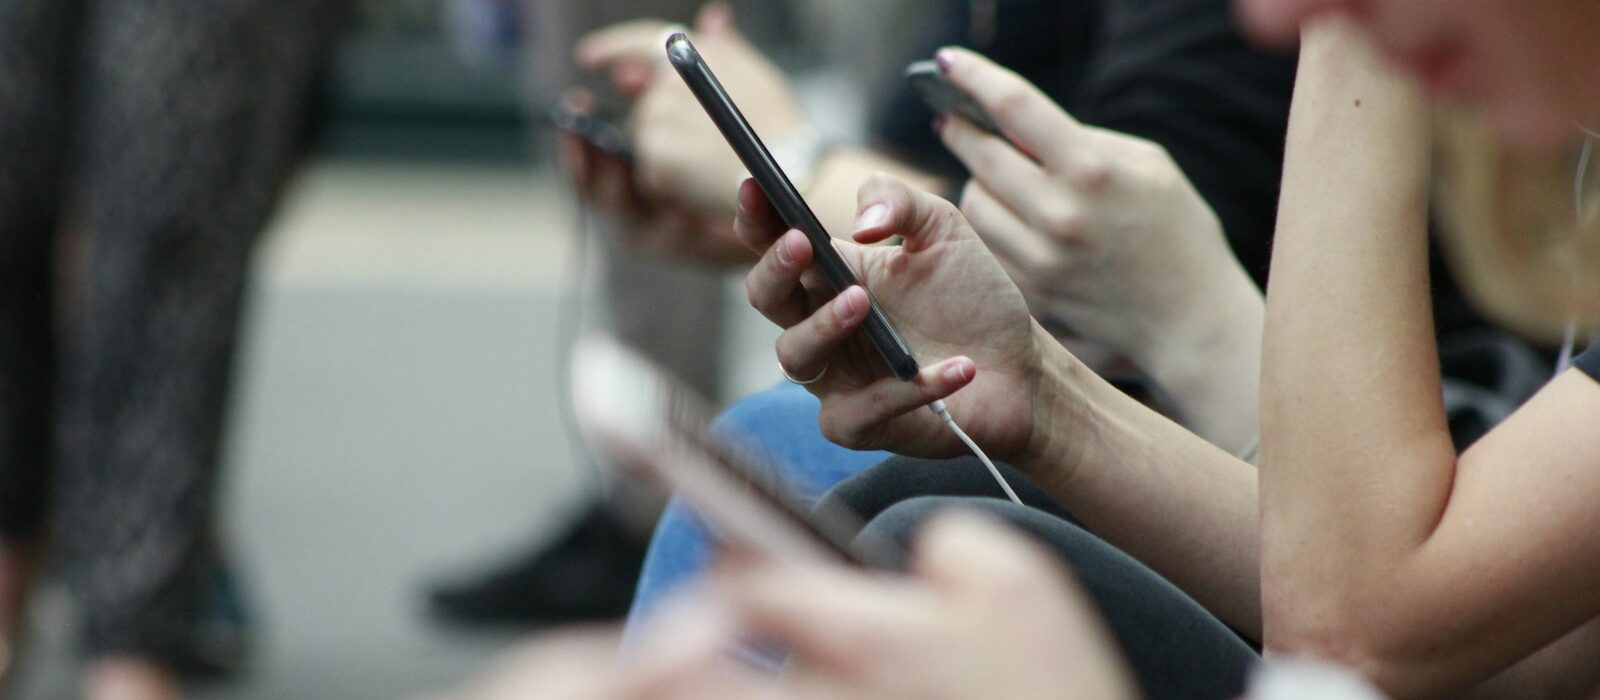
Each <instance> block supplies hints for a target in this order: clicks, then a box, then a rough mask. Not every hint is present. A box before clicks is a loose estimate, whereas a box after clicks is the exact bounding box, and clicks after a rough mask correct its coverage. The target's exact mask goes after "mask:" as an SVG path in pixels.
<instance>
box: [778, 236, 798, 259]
mask: <svg viewBox="0 0 1600 700" xmlns="http://www.w3.org/2000/svg"><path fill="white" fill-rule="evenodd" d="M791 245H793V243H792V242H791V241H790V238H789V234H787V233H785V234H783V237H782V238H779V239H778V262H780V263H783V265H784V267H793V266H794V253H791V252H789V246H791Z"/></svg>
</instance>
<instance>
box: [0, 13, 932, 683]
mask: <svg viewBox="0 0 1600 700" xmlns="http://www.w3.org/2000/svg"><path fill="white" fill-rule="evenodd" d="M136 4H137V3H136ZM169 4H170V3H169ZM585 4H587V3H580V2H574V1H573V0H351V1H350V4H349V6H348V7H341V8H337V10H336V11H330V12H328V13H327V14H326V15H317V16H316V18H315V20H314V22H315V23H317V24H318V26H311V25H307V27H306V29H307V31H314V30H321V29H327V30H328V31H329V37H330V38H329V39H328V46H329V47H330V48H329V49H328V50H327V51H326V52H316V53H314V54H312V55H315V56H317V57H318V58H317V60H316V63H317V65H312V66H307V69H308V71H309V72H308V73H307V75H310V76H313V77H312V78H310V79H309V84H310V85H311V89H310V92H311V95H310V97H309V99H308V101H306V102H305V103H304V105H303V109H298V110H287V111H285V112H284V113H285V114H295V115H300V114H303V115H304V119H303V122H304V123H303V124H292V125H287V126H286V127H285V128H286V130H288V131H295V132H298V133H302V134H304V135H306V139H305V143H306V147H305V151H304V155H303V157H299V158H295V159H294V160H293V161H292V162H291V163H289V164H287V165H285V166H283V168H282V179H281V189H280V190H277V194H276V195H274V197H272V198H271V203H270V205H269V206H266V207H265V209H264V212H265V216H264V224H263V228H262V229H261V233H260V236H259V238H257V239H255V240H254V243H253V251H254V254H253V255H252V256H249V258H248V259H249V263H248V273H247V279H246V280H245V281H244V291H243V294H242V302H241V303H242V306H241V307H240V308H241V311H240V314H241V315H240V317H239V318H240V321H239V323H240V335H239V336H238V338H239V339H238V342H237V346H236V348H235V349H234V351H233V353H232V357H233V358H234V360H233V367H232V371H231V376H229V378H228V379H227V380H226V382H227V383H228V384H229V386H231V387H232V391H231V393H230V394H228V396H227V400H226V402H225V403H224V404H223V406H224V408H223V409H222V415H221V419H222V425H223V426H225V430H224V431H223V432H222V435H223V438H222V441H221V443H220V446H219V447H218V450H219V452H218V455H219V457H218V461H219V462H220V465H219V466H220V469H219V472H220V477H219V478H220V482H219V484H218V487H219V488H220V493H221V494H222V498H221V504H220V506H219V511H218V515H217V529H218V530H219V532H220V536H219V539H220V542H221V545H220V547H221V548H222V549H225V550H226V552H227V553H228V561H229V568H230V570H231V572H232V575H233V579H234V580H235V581H236V583H235V584H234V585H235V586H237V588H238V594H239V595H240V596H242V597H244V598H245V599H246V600H248V601H249V603H248V606H247V608H248V613H247V616H248V626H249V628H250V638H251V651H250V653H249V655H248V656H249V660H248V662H247V664H246V665H245V667H244V672H243V673H242V674H238V675H237V677H236V678H235V679H232V680H227V681H218V682H215V683H209V684H202V685H200V686H198V690H197V691H196V693H195V694H194V697H199V698H218V699H221V698H239V699H243V698H384V697H402V696H407V695H410V694H413V693H416V692H419V691H425V690H429V689H437V688H440V687H444V686H449V685H451V684H454V683H457V682H459V681H460V680H462V679H464V678H466V677H467V676H468V675H469V674H470V673H471V672H473V671H474V670H476V669H479V668H481V666H482V665H483V663H484V662H485V661H486V660H488V659H489V658H491V657H492V656H493V655H494V654H496V653H497V652H500V651H503V650H504V649H506V648H507V646H508V645H509V644H511V643H513V642H514V641H515V640H517V639H519V638H521V635H522V634H523V633H524V632H526V630H527V628H526V626H522V625H510V626H508V627H507V628H506V629H503V630H495V629H492V628H489V629H486V628H485V627H483V626H479V625H471V626H464V625H454V624H450V623H449V622H448V621H445V620H441V619H440V617H439V615H438V614H437V611H430V590H432V589H434V588H435V587H437V586H439V585H440V584H441V582H448V581H450V580H453V579H459V578H462V577H471V576H473V575H474V573H475V572H478V571H481V570H483V569H485V567H486V566H487V567H491V568H492V565H493V564H494V562H495V557H496V556H497V555H500V554H505V553H511V552H516V551H519V549H526V548H527V547H529V546H535V545H537V544H538V543H540V542H543V541H545V540H548V539H550V538H551V537H556V536H558V535H559V534H560V531H561V528H563V527H565V526H566V525H565V524H566V523H567V522H568V521H569V520H571V519H572V518H573V517H574V515H575V513H576V512H577V511H579V510H581V509H582V508H583V507H584V504H585V503H586V502H588V501H589V500H591V499H592V496H593V493H594V491H595V490H596V489H597V488H599V487H598V486H597V481H596V479H595V478H594V476H593V475H592V474H590V473H589V468H588V466H587V463H586V460H585V458H584V457H583V456H582V454H581V449H580V448H578V447H576V446H575V445H574V442H573V440H572V439H571V437H570V435H569V430H568V427H567V424H566V423H565V418H564V417H563V413H562V409H561V401H562V397H561V380H560V375H559V372H560V367H561V362H560V359H559V357H560V353H561V352H562V351H563V348H564V343H565V342H567V340H568V338H569V337H570V332H571V328H572V327H574V326H594V325H597V324H601V323H603V322H604V321H603V319H602V318H601V317H602V316H603V315H604V314H605V313H606V309H605V305H604V304H603V303H599V302H598V301H597V300H595V299H594V296H595V294H596V292H595V287H596V285H597V280H598V279H599V278H600V277H601V275H602V274H603V273H602V271H601V270H600V269H599V268H600V266H602V265H603V264H604V261H603V260H602V259H601V258H602V256H601V255H599V254H598V252H597V250H596V248H595V246H593V245H590V244H589V243H590V241H588V240H587V238H588V237H590V236H592V235H593V233H592V231H591V230H590V228H589V227H585V226H584V222H583V221H582V220H581V219H580V218H579V217H578V216H576V214H577V207H578V204H577V202H576V201H575V198H574V196H573V194H572V193H571V192H570V188H569V187H568V185H567V184H566V181H565V180H564V179H563V178H562V176H561V174H560V172H559V170H558V168H559V165H558V164H556V163H555V162H554V159H553V156H552V154H553V143H552V139H553V136H552V134H551V130H550V127H549V124H548V120H547V118H546V114H547V111H548V109H549V106H550V105H551V104H553V103H554V101H555V100H556V99H557V97H558V95H559V91H560V88H561V87H563V86H562V85H561V84H560V83H561V82H562V81H563V78H562V77H561V76H570V75H571V73H572V71H573V70H575V69H573V68H572V67H571V66H570V65H557V64H559V63H561V62H562V58H561V57H562V56H563V55H564V54H566V53H567V52H568V51H569V50H570V49H569V47H570V42H571V41H572V40H573V39H575V38H576V36H577V35H578V34H581V33H582V32H583V31H586V30H589V29H593V28H594V27H592V26H581V23H573V24H572V25H571V26H562V25H561V22H562V20H561V19H560V17H561V16H562V12H561V9H562V6H565V5H585ZM602 4H605V5H609V6H615V7H614V8H612V9H611V10H610V12H612V13H613V15H615V13H623V14H627V13H632V14H635V15H637V16H655V15H658V14H662V15H669V16H672V18H673V19H676V20H685V19H687V17H686V16H685V12H686V10H685V8H689V10H688V11H692V8H693V7H694V5H695V4H694V3H687V2H651V1H650V0H634V1H632V2H621V1H614V2H606V3H602ZM925 5H926V4H925V3H919V2H914V1H912V0H875V1H874V2H872V3H858V2H853V1H851V0H758V1H752V2H749V3H743V4H740V3H734V8H735V11H736V17H737V21H738V23H739V25H740V27H741V28H742V29H743V30H744V31H746V32H747V33H748V34H749V35H750V36H751V38H752V41H753V42H755V43H756V44H757V45H758V46H759V47H760V48H761V49H762V50H763V51H765V52H766V53H767V54H768V55H770V56H771V57H773V59H774V60H775V61H776V62H777V63H778V64H780V65H781V66H782V67H783V68H785V69H786V71H787V72H789V73H790V74H791V75H793V76H795V78H796V84H797V88H798V90H799V92H800V93H801V97H802V99H803V101H804V102H805V103H806V106H807V108H808V111H809V113H810V114H811V115H812V116H813V117H815V118H817V119H818V122H819V127H820V128H821V129H823V130H825V131H827V132H828V133H829V135H830V136H831V137H834V138H844V139H852V138H860V135H861V133H862V131H863V129H864V124H865V122H866V120H867V114H868V113H869V112H870V110H871V109H872V105H871V104H868V103H867V102H866V101H864V99H863V95H872V94H874V89H873V86H875V85H883V84H886V83H888V82H890V81H893V80H894V79H895V75H894V74H895V73H897V72H898V66H903V65H905V60H901V59H899V58H891V57H896V56H899V54H900V53H902V52H908V51H909V50H910V49H909V48H908V47H909V46H910V45H911V38H912V37H914V36H916V35H917V33H918V31H919V29H918V25H919V23H920V22H922V21H924V20H925V18H924V17H923V15H925V14H927V13H928V9H927V7H926V6H925ZM196 6H197V7H199V6H200V5H196ZM322 23H326V24H327V25H328V26H327V27H322V26H320V24H322ZM541 23H544V24H541ZM90 24H91V25H92V24H93V21H92V20H91V22H90ZM89 35H90V36H91V37H93V36H95V34H94V32H92V31H91V32H90V33H89ZM552 37H564V38H563V39H560V40H556V39H552ZM40 40H41V41H45V40H48V37H43V38H41V39H40ZM90 41H93V39H90ZM562 41H565V42H567V43H566V44H562V43H561V42H562ZM541 42H542V43H541ZM12 48H13V46H0V50H4V51H9V50H10V49H12ZM246 50H247V46H244V45H241V46H240V47H239V51H241V52H242V51H246ZM13 53H14V52H13ZM906 58H910V57H906ZM90 63H91V64H92V63H94V60H93V59H91V60H90ZM204 67H205V66H203V65H202V66H201V68H202V69H203V68H204ZM103 70H105V67H104V66H100V67H94V66H91V69H90V71H89V72H90V73H91V74H96V75H98V73H96V71H103ZM265 79H266V78H263V80H265ZM18 89H20V88H18ZM84 89H85V90H93V89H94V88H93V86H90V87H87V88H84ZM148 118H149V119H152V120H154V119H158V118H160V114H159V113H153V114H151V115H149V116H148ZM127 127H128V128H130V129H135V130H136V129H138V128H139V123H138V122H134V123H130V124H127ZM179 136H180V137H182V136H183V134H181V133H180V134H179ZM174 167H182V165H181V164H180V165H178V166H174ZM233 167H239V166H233ZM243 167H245V168H248V167H251V165H250V163H249V162H248V160H247V161H246V162H245V163H243ZM148 177H149V178H151V179H155V180H159V179H161V178H162V177H166V175H164V174H163V173H161V172H151V173H149V174H148ZM269 189H270V188H269ZM738 278H739V275H738V273H736V272H734V273H723V274H722V277H721V278H720V282H718V283H719V284H722V285H723V286H724V287H725V290H726V299H727V300H728V303H727V308H728V309H729V310H730V311H729V312H728V314H727V316H726V317H725V319H724V322H723V323H722V327H721V330H720V331H718V332H717V333H715V334H713V335H712V337H709V338H702V341H703V342H704V343H705V345H706V346H707V350H709V351H711V352H710V353H709V354H712V355H713V356H714V357H715V358H716V362H715V365H714V366H715V367H716V372H717V373H718V376H717V377H716V378H715V381H712V382H709V383H708V385H709V386H711V387H713V390H714V391H715V392H716V393H717V394H718V395H719V398H722V399H726V398H729V397H736V396H739V395H742V394H744V393H747V392H749V391H752V390H755V389H758V388H761V387H764V386H767V385H770V384H771V383H772V382H773V381H774V379H775V378H776V377H777V376H778V375H777V373H776V365H775V363H774V362H773V361H772V360H771V359H770V358H771V351H770V347H771V346H770V343H771V340H772V338H773V337H775V332H774V331H772V330H770V329H769V328H768V327H767V324H766V323H765V321H763V320H762V319H760V318H759V317H758V316H756V315H755V314H754V313H753V312H749V311H748V310H747V309H746V308H745V305H744V302H743V292H742V288H741V287H740V286H739V285H738V283H737V282H738ZM68 598H69V597H68V595H67V594H66V593H65V592H64V590H63V588H62V585H61V584H60V583H58V582H56V581H55V580H54V579H53V578H48V579H46V583H45V584H44V585H43V586H42V587H41V588H40V589H38V590H36V591H35V597H34V600H33V604H32V606H31V607H32V612H31V614H30V617H29V619H28V621H27V624H26V633H25V636H26V639H27V641H28V647H27V652H26V654H25V655H23V656H22V657H21V668H20V672H19V674H18V677H17V678H16V683H15V685H14V686H13V690H14V691H15V692H14V694H13V696H14V697H20V698H28V699H30V700H33V699H43V698H64V697H74V696H75V695H76V693H77V690H76V688H77V686H76V683H77V678H76V676H75V674H76V673H77V663H78V658H77V657H76V656H75V654H74V648H75V645H76V643H77V642H76V639H75V635H76V634H77V633H78V626H79V623H77V622H74V617H75V615H74V613H73V611H72V610H71V608H72V607H73V606H72V605H71V604H69V603H68V602H67V601H68ZM491 627H492V626H491Z"/></svg>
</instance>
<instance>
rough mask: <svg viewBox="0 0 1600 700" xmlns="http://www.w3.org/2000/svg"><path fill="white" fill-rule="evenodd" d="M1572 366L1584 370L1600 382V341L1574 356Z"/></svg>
mask: <svg viewBox="0 0 1600 700" xmlns="http://www.w3.org/2000/svg"><path fill="white" fill-rule="evenodd" d="M1572 366H1573V367H1577V368H1578V369H1581V370H1583V371H1584V373H1586V374H1588V375H1589V376H1591V377H1594V379H1595V381H1597V382H1600V343H1596V344H1595V345H1594V347H1591V348H1589V349H1588V350H1585V351H1584V353H1583V354H1582V355H1579V356H1577V357H1574V358H1572Z"/></svg>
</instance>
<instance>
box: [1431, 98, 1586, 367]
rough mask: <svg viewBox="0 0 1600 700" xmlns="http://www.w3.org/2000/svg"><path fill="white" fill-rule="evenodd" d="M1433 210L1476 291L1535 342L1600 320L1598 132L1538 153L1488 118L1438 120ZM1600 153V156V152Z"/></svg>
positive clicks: (1461, 274) (1472, 294) (1452, 256)
mask: <svg viewBox="0 0 1600 700" xmlns="http://www.w3.org/2000/svg"><path fill="white" fill-rule="evenodd" d="M1435 123H1436V126H1437V129H1436V131H1435V134H1436V136H1435V144H1436V150H1435V154H1436V157H1435V159H1434V205H1435V206H1434V208H1435V213H1436V214H1437V218H1438V222H1439V232H1440V236H1441V239H1442V243H1443V248H1444V251H1445V257H1446V260H1447V262H1448V263H1449V264H1450V266H1451V269H1452V271H1453V272H1454V273H1455V274H1456V277H1457V279H1459V280H1460V282H1461V286H1462V288H1463V291H1464V292H1465V293H1466V295H1467V297H1468V299H1469V300H1470V301H1472V302H1473V303H1474V305H1476V306H1477V307H1478V308H1479V310H1481V311H1482V312H1483V313H1484V314H1485V315H1487V316H1488V317H1489V318H1491V319H1492V320H1494V321H1496V322H1498V323H1501V324H1503V325H1504V326H1506V327H1507V328H1508V329H1510V330H1511V331H1513V332H1515V333H1518V334H1519V335H1522V336H1525V337H1527V338H1529V339H1530V340H1534V341H1537V342H1541V343H1549V344H1554V343H1556V342H1559V341H1560V340H1561V339H1562V337H1563V334H1564V333H1566V332H1569V331H1570V330H1573V329H1572V328H1571V326H1570V325H1569V324H1576V330H1577V331H1578V332H1579V333H1582V334H1587V333H1592V332H1593V331H1594V330H1595V327H1596V321H1600V173H1590V172H1586V171H1588V170H1591V169H1593V168H1594V166H1596V165H1600V162H1591V159H1590V155H1591V154H1590V153H1589V149H1590V143H1589V141H1588V139H1589V138H1590V137H1589V136H1588V135H1587V134H1586V133H1584V132H1582V131H1580V130H1578V129H1574V131H1573V133H1574V136H1575V137H1581V138H1576V139H1575V143H1574V144H1573V145H1571V146H1569V147H1566V148H1561V149H1553V150H1546V151H1542V152H1530V151H1520V150H1512V149H1509V148H1506V147H1505V146H1503V145H1502V144H1501V143H1500V142H1499V141H1498V140H1496V139H1495V138H1494V135H1493V134H1492V132H1491V131H1490V128H1489V126H1488V124H1487V123H1486V122H1485V120H1484V118H1483V117H1482V116H1480V115H1477V114H1475V113H1469V112H1462V111H1441V113H1440V114H1439V116H1438V117H1437V119H1436V120H1435ZM1594 160H1595V161H1600V154H1597V155H1595V157H1594Z"/></svg>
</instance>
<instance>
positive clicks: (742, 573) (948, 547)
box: [691, 515, 1135, 700]
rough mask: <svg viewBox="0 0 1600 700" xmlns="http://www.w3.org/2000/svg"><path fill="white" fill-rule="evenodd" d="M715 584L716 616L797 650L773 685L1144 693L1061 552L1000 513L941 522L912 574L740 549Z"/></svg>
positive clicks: (818, 692) (950, 692)
mask: <svg viewBox="0 0 1600 700" xmlns="http://www.w3.org/2000/svg"><path fill="white" fill-rule="evenodd" d="M707 597H708V598H709V599H710V604H711V605H712V606H721V607H723V608H725V609H726V611H727V612H726V613H725V614H722V615H719V616H714V617H720V618H722V619H724V620H727V621H728V623H730V624H731V625H732V633H731V635H729V636H732V637H736V638H740V639H745V640H764V641H771V642H776V643H779V644H781V645H783V646H785V647H786V648H787V649H788V650H789V651H790V657H789V661H788V663H787V664H786V666H785V668H784V671H783V674H782V676H781V677H780V678H778V679H777V680H776V681H775V682H774V683H773V685H774V686H775V687H774V688H773V689H772V691H771V692H770V693H769V694H766V695H764V696H763V697H772V698H780V699H787V698H795V699H798V698H837V699H841V700H849V699H851V698H862V699H865V698H873V699H874V700H893V699H895V698H908V699H909V698H918V699H919V700H921V699H931V700H945V699H948V700H958V699H959V700H973V699H975V698H992V697H1005V698H1017V699H1020V700H1026V699H1028V698H1041V699H1042V698H1052V699H1060V698H1083V699H1086V700H1091V699H1092V700H1113V699H1122V698H1133V697H1135V692H1134V684H1133V683H1132V681H1131V679H1130V678H1129V676H1128V674H1127V671H1126V669H1125V668H1124V667H1123V664H1122V662H1121V661H1120V660H1119V658H1118V656H1117V654H1116V652H1115V651H1114V650H1113V649H1112V647H1111V645H1110V642H1109V638H1108V636H1107V635H1106V633H1105V631H1104V629H1103V628H1102V626H1101V624H1100V622H1099V621H1098V620H1096V619H1095V616H1094V614H1093V613H1092V612H1090V611H1089V609H1088V603H1087V601H1086V600H1085V599H1084V596H1083V593H1082V591H1081V590H1080V589H1079V588H1078V587H1077V586H1076V585H1075V583H1074V582H1073V581H1071V580H1070V578H1069V577H1068V576H1067V575H1066V572H1065V571H1064V570H1063V569H1062V567H1061V566H1060V564H1059V562H1058V561H1056V560H1055V559H1054V558H1053V557H1052V556H1051V555H1050V554H1049V553H1047V552H1045V551H1043V550H1041V549H1040V548H1039V547H1038V546H1037V545H1035V544H1034V543H1032V542H1030V541H1028V540H1026V539H1024V538H1023V537H1021V536H1020V535H1019V534H1018V533H1016V532H1015V531H1013V530H1011V529H1009V528H1007V527H1004V526H1001V525H999V524H996V523H994V522H991V521H990V520H988V519H987V518H982V517H978V516H973V515H946V516H941V517H940V518H938V519H936V520H934V521H932V522H931V523H930V524H929V525H928V527H927V528H926V529H925V530H924V531H923V533H922V534H921V535H920V536H919V537H918V540H917V544H916V546H915V548H914V551H913V553H912V557H911V560H910V575H909V576H906V577H898V576H893V577H891V576H881V575H873V574H866V573H862V572H860V571H856V570H849V569H844V568H842V567H837V566H831V565H825V564H811V563H796V562H778V561H772V560H761V559H755V558H751V557H733V558H731V559H729V560H727V561H724V562H722V565H721V566H720V568H719V570H718V571H717V572H716V573H715V574H714V576H713V578H712V580H711V582H710V584H709V586H708V590H707ZM691 656H692V654H691Z"/></svg>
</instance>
